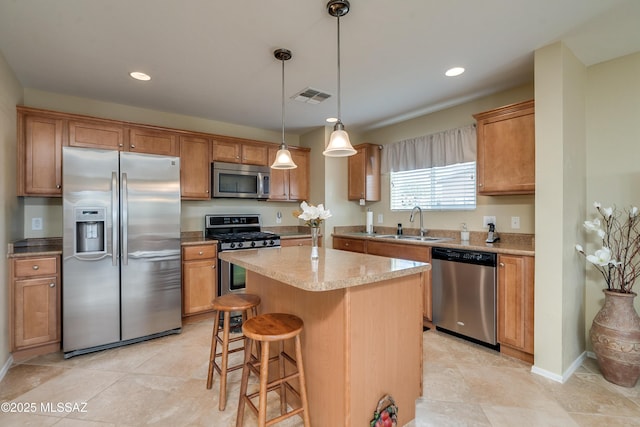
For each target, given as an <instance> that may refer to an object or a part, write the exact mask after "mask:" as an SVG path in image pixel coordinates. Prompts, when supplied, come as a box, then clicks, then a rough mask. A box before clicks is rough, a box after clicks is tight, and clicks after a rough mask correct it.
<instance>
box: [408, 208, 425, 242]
mask: <svg viewBox="0 0 640 427" xmlns="http://www.w3.org/2000/svg"><path fill="white" fill-rule="evenodd" d="M416 209H417V210H418V212H420V237H424V236H425V234H427V230H425V229H424V227H423V226H422V209H421V208H420V206H415V207H414V208H413V209H411V215H410V216H409V222H413V215H414V214H415V213H416Z"/></svg>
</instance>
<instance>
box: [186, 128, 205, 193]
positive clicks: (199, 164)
mask: <svg viewBox="0 0 640 427" xmlns="http://www.w3.org/2000/svg"><path fill="white" fill-rule="evenodd" d="M210 151H211V143H210V141H209V139H208V138H204V137H200V136H195V135H193V136H190V135H183V136H180V194H181V195H182V198H183V199H186V200H207V199H209V198H210V197H211V194H210V193H209V191H210V190H209V189H210V188H211V163H210V162H209V158H210V157H211V154H210Z"/></svg>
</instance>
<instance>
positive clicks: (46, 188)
mask: <svg viewBox="0 0 640 427" xmlns="http://www.w3.org/2000/svg"><path fill="white" fill-rule="evenodd" d="M65 127H66V120H64V119H63V118H61V117H58V116H55V115H48V114H45V113H38V112H35V111H32V110H30V109H22V108H18V147H17V153H18V162H17V175H18V176H17V180H16V181H17V185H18V188H17V194H18V196H54V197H55V196H57V197H59V196H61V195H62V145H63V136H64V135H65Z"/></svg>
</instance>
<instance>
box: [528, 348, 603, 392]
mask: <svg viewBox="0 0 640 427" xmlns="http://www.w3.org/2000/svg"><path fill="white" fill-rule="evenodd" d="M587 355H588V354H587V352H586V351H585V352H582V354H581V355H580V356H578V357H577V358H576V360H574V361H573V363H572V364H571V366H569V368H568V369H567V370H566V371H564V373H563V374H562V375H558V374H554V373H553V372H549V371H547V370H546V369H542V368H539V367H537V366H535V365H534V366H532V367H531V372H532V373H534V374H537V375H540V376H542V377H545V378H549V379H550V380H553V381H555V382H559V383H561V384H564V383H565V382H566V381H567V380H568V379H569V378H571V375H573V373H574V372H575V371H576V370H577V369H578V368H579V367H580V366H581V365H582V362H584V360H585V359H586V358H587ZM589 357H591V356H589ZM594 357H595V356H594Z"/></svg>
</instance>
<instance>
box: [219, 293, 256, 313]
mask: <svg viewBox="0 0 640 427" xmlns="http://www.w3.org/2000/svg"><path fill="white" fill-rule="evenodd" d="M258 305H260V297H259V296H258V295H253V294H226V295H223V296H221V297H217V298H216V299H214V300H213V309H214V310H216V311H244V310H248V309H250V308H251V307H257V306H258Z"/></svg>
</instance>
